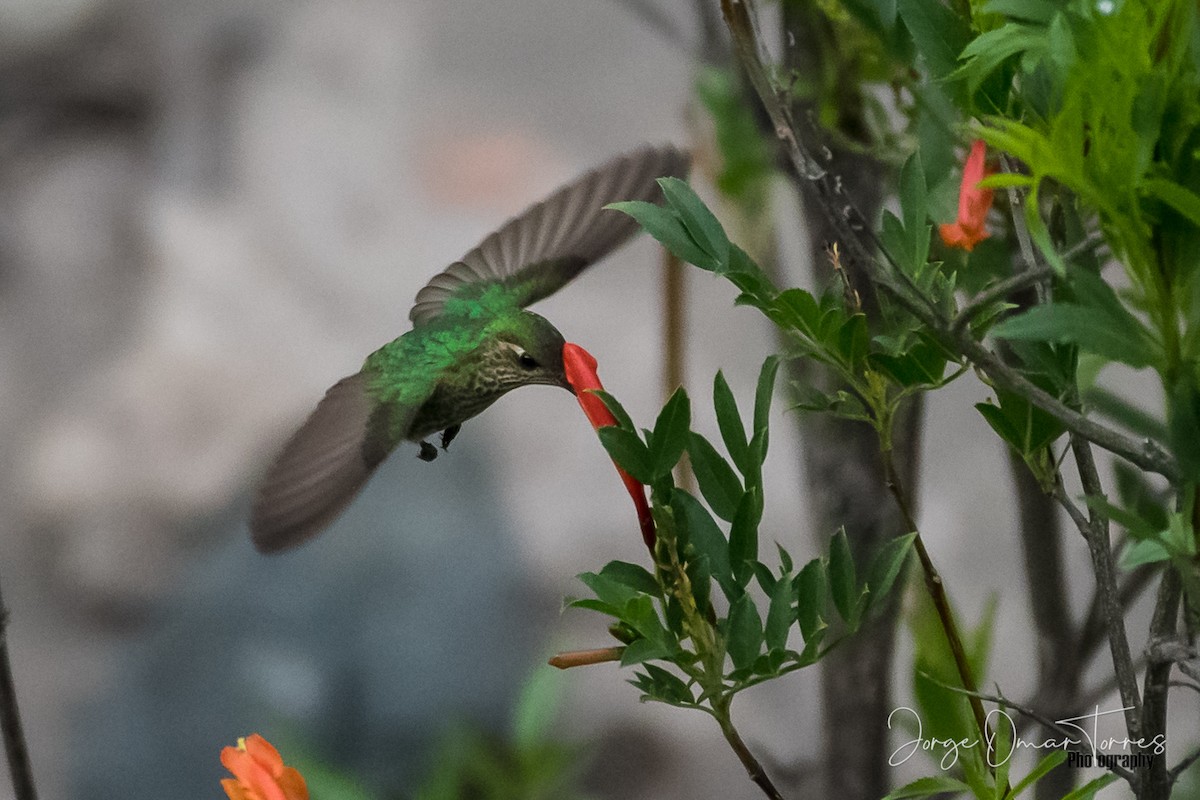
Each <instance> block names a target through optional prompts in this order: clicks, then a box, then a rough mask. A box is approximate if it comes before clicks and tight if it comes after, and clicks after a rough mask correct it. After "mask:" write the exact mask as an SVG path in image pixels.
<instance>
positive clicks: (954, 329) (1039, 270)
mask: <svg viewBox="0 0 1200 800" xmlns="http://www.w3.org/2000/svg"><path fill="white" fill-rule="evenodd" d="M1053 274H1054V271H1053V270H1052V269H1050V268H1049V267H1047V266H1037V267H1035V268H1034V269H1031V270H1025V271H1024V272H1020V273H1017V274H1016V275H1013V276H1012V277H1011V278H1005V279H1004V280H1002V281H1000V282H999V283H997V284H994V285H993V286H991V287H990V288H988V289H984V290H983V291H982V292H980V293H979V294H977V295H975V296H974V297H972V298H971V301H970V302H969V303H967V304H966V305H965V306H963V309H962V310H961V311H959V312H958V315H957V316H955V317H954V322H952V323H951V324H950V335H951V336H954V337H958V336H959V335H961V334H962V332H963V331H964V330H965V329H966V327H967V325H968V324H970V322H971V320H973V319H975V317H977V316H979V313H980V312H981V311H984V310H986V309H987V308H988V307H989V306H991V305H992V304H994V303H996V302H998V301H1000V300H1003V299H1004V298H1006V297H1008V296H1009V295H1010V294H1012V293H1013V292H1017V291H1020V290H1021V289H1027V288H1029V287H1030V286H1036V285H1037V284H1039V283H1041V282H1042V281H1044V280H1045V279H1046V278H1048V277H1050V276H1051V275H1053Z"/></svg>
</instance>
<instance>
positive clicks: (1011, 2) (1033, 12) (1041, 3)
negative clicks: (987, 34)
mask: <svg viewBox="0 0 1200 800" xmlns="http://www.w3.org/2000/svg"><path fill="white" fill-rule="evenodd" d="M1058 10H1059V7H1058V6H1057V5H1056V4H1054V3H1047V2H1046V0H989V2H988V3H987V4H986V5H984V7H983V12H984V13H985V14H1003V15H1004V16H1006V17H1010V18H1012V19H1024V20H1028V21H1029V22H1040V23H1042V24H1043V25H1044V24H1047V23H1049V22H1050V20H1051V19H1052V18H1053V17H1054V15H1055V14H1057V13H1058Z"/></svg>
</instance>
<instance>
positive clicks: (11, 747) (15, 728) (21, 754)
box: [0, 595, 37, 800]
mask: <svg viewBox="0 0 1200 800" xmlns="http://www.w3.org/2000/svg"><path fill="white" fill-rule="evenodd" d="M0 727H2V728H3V736H4V753H5V755H6V756H7V757H8V772H9V775H10V776H11V777H12V785H13V792H14V793H15V794H16V799H17V800H37V789H36V788H35V786H34V782H33V764H32V763H31V762H30V760H29V745H28V744H27V743H26V741H25V731H24V729H23V728H22V725H21V712H20V711H19V710H18V708H17V688H16V684H15V683H14V681H13V674H12V663H11V662H10V661H9V657H8V609H7V608H6V607H5V605H4V598H3V596H2V595H0Z"/></svg>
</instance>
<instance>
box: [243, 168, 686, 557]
mask: <svg viewBox="0 0 1200 800" xmlns="http://www.w3.org/2000/svg"><path fill="white" fill-rule="evenodd" d="M688 164H689V161H688V157H687V156H686V155H685V154H683V153H682V152H680V151H679V150H677V149H675V148H673V147H669V146H668V147H642V148H640V149H638V150H635V151H633V152H631V153H629V154H627V155H624V156H621V157H618V158H615V159H613V160H611V161H609V162H607V163H606V164H603V165H602V166H600V167H597V168H596V169H594V170H592V171H590V172H588V173H586V174H584V175H583V176H581V177H580V178H578V179H576V180H575V181H573V182H572V183H569V184H567V185H566V186H563V187H562V188H560V189H558V190H557V191H556V192H554V193H553V194H552V195H550V196H549V197H548V198H547V199H545V200H543V201H542V202H540V203H537V204H536V205H534V206H531V207H530V208H529V209H527V210H526V211H525V212H524V213H522V214H520V215H519V216H517V217H514V218H513V219H511V220H509V221H508V222H506V223H505V224H504V225H503V226H501V227H500V228H499V229H498V230H497V231H495V232H494V233H492V234H491V235H489V236H488V237H487V238H485V239H484V240H483V241H482V242H481V243H480V244H479V246H478V247H476V248H475V249H474V250H472V251H471V252H469V253H467V254H466V255H465V256H463V257H462V259H461V260H459V261H456V262H454V263H453V264H451V265H450V266H449V267H447V268H446V269H445V270H444V271H443V272H441V273H439V274H437V275H435V276H434V277H433V279H432V280H430V281H429V283H428V284H426V285H425V287H424V288H422V289H421V291H420V292H418V293H417V297H416V302H415V303H414V305H413V307H412V310H411V311H409V314H408V316H409V319H411V320H412V323H413V328H412V330H410V331H409V332H408V333H406V334H404V335H403V336H401V337H400V338H398V339H395V340H394V341H392V342H389V343H388V344H385V345H384V346H383V347H381V348H379V349H378V350H376V351H375V352H374V353H372V354H371V355H369V356H367V359H366V361H365V362H364V363H363V366H362V369H361V370H359V371H358V372H356V373H355V374H353V375H351V376H349V377H346V378H343V379H342V380H340V381H338V382H337V383H335V384H334V385H333V386H332V387H331V388H330V389H329V391H327V392H326V393H325V397H324V399H322V400H321V402H320V403H319V404H318V405H317V408H316V410H315V411H313V412H312V414H311V415H310V416H309V418H308V420H307V421H306V422H305V423H304V425H303V426H301V428H300V430H298V431H297V432H296V433H295V434H293V436H292V438H291V439H290V440H289V441H288V442H287V444H286V445H285V446H284V448H283V451H282V452H281V453H280V454H279V456H278V458H277V459H276V460H275V462H274V464H273V465H272V466H271V468H270V470H269V471H268V472H267V475H266V478H265V479H264V480H263V482H262V484H261V486H260V488H259V490H258V495H257V498H256V500H255V503H254V509H253V511H252V514H251V520H250V532H251V535H252V538H253V540H254V544H255V546H256V547H257V548H258V549H259V550H261V551H263V552H274V551H278V550H282V549H285V548H288V547H292V546H294V545H297V544H299V543H301V542H303V541H305V540H306V539H309V538H311V537H313V536H315V535H317V534H318V533H320V532H321V531H322V530H323V529H324V528H325V527H326V526H327V525H328V524H329V523H330V522H332V521H333V520H334V518H336V517H337V515H338V514H339V513H340V512H341V511H342V509H343V508H345V507H346V505H347V504H348V503H349V502H350V501H351V500H353V499H354V497H355V495H357V494H358V491H359V490H360V489H361V488H362V487H363V485H364V484H365V483H366V482H367V479H368V478H369V477H370V476H371V473H372V472H373V471H374V470H375V468H376V467H377V466H379V464H380V463H381V462H382V461H383V460H384V458H385V457H387V455H388V454H389V453H390V452H391V451H392V450H393V449H394V448H395V447H396V446H397V445H398V444H400V443H401V442H404V441H410V442H416V443H418V444H419V447H420V450H419V451H418V457H419V458H421V459H422V460H425V461H432V460H433V459H434V458H435V457H436V456H437V449H436V448H435V447H434V446H433V445H431V444H430V443H429V442H428V441H427V439H428V438H429V437H431V436H432V435H433V434H435V433H438V432H439V431H440V432H441V445H442V449H445V448H447V447H448V446H449V445H450V441H451V440H452V439H453V438H454V436H455V434H457V433H458V431H459V428H460V427H461V426H462V423H463V422H464V421H465V420H468V419H470V418H471V417H473V416H475V415H476V414H478V413H480V412H481V411H483V410H484V409H485V408H487V407H488V406H490V405H491V404H492V403H494V402H495V401H496V400H497V399H498V398H499V397H500V396H501V395H503V394H504V393H506V392H508V391H510V390H512V389H516V388H517V387H519V386H527V385H530V384H548V385H551V386H561V387H563V388H564V389H567V390H568V391H571V386H570V384H568V383H567V379H566V375H565V373H564V371H563V356H562V348H563V343H564V340H563V335H562V334H561V333H559V332H558V330H557V329H556V328H555V327H554V326H553V325H551V324H550V323H549V322H547V321H546V320H545V319H544V318H542V317H540V316H538V315H537V314H534V313H532V312H530V311H525V310H524V308H525V306H528V305H529V304H531V303H534V302H536V301H538V300H541V299H543V298H545V297H548V296H550V295H551V294H553V293H554V292H556V291H558V289H560V288H561V287H562V286H563V285H564V284H566V283H567V282H568V281H570V280H571V279H572V278H574V277H575V276H576V275H578V274H579V273H580V272H581V271H582V270H583V269H584V268H586V267H588V266H589V265H591V264H593V263H595V262H596V261H598V260H599V259H601V258H603V257H604V256H605V255H607V254H608V253H609V252H610V251H612V250H613V249H614V248H616V247H618V246H619V245H621V244H622V243H624V242H625V241H627V240H628V239H630V238H631V237H632V236H633V235H634V234H635V233H636V232H637V223H636V222H634V220H633V219H632V218H630V217H628V216H626V215H625V214H622V213H621V212H618V211H614V210H611V209H609V210H606V209H605V208H604V206H606V205H608V204H609V203H613V202H617V201H620V200H645V201H650V202H661V201H662V190H661V189H660V188H659V186H658V184H657V183H656V181H655V179H656V178H659V177H664V176H671V177H677V178H682V177H684V176H685V175H686V173H687V170H688Z"/></svg>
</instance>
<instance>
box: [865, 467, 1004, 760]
mask: <svg viewBox="0 0 1200 800" xmlns="http://www.w3.org/2000/svg"><path fill="white" fill-rule="evenodd" d="M881 455H882V458H883V473H884V477H885V480H886V481H887V485H888V489H889V491H891V493H892V497H893V498H895V500H896V504H897V505H898V506H899V508H900V514H901V515H902V516H903V517H904V522H905V525H906V526H907V527H908V529H909V530H910V531H912V532H914V533H915V534H916V536H915V537H913V548H914V549H915V550H916V551H917V558H918V559H920V561H921V572H922V574H923V575H924V576H925V588H926V589H928V591H929V598H930V600H932V601H933V607H934V608H935V609H937V614H938V619H939V620H940V621H941V623H942V631H943V632H944V633H945V635H946V643H947V644H948V645H949V646H950V654H951V655H952V656H953V658H954V666H955V668H956V669H957V670H958V679H959V680H960V681H961V682H962V685H963V688H964V689H966V690H967V693H968V699H969V700H970V703H971V714H972V716H974V717H975V725H976V727H977V728H978V729H979V736H980V740H981V741H983V742H985V743H986V744H987V748H988V756H989V759H988V763H989V764H994V763H995V759H994V758H992V756H993V755H994V754H995V751H994V749H993V744H992V742H993V740H994V739H995V737H994V736H992V733H991V731H990V730H989V728H988V724H987V714H986V712H985V711H984V710H983V703H981V702H980V701H979V698H978V697H975V696H973V695H974V693H976V692H978V684H976V683H975V675H974V674H973V673H972V670H971V664H970V662H969V661H968V660H967V651H966V648H965V647H963V643H962V636H960V635H959V632H958V624H957V623H956V622H955V621H954V611H953V610H952V609H951V608H950V600H949V598H947V597H946V587H945V585H944V584H943V583H942V576H941V575H939V574H938V571H937V568H936V567H935V566H934V565H933V559H931V558H930V557H929V551H928V550H926V549H925V543H924V542H923V541H922V540H921V531H920V529H919V528H918V527H917V523H916V520H914V519H913V516H912V513H911V512H910V511H909V510H908V501H907V500H906V499H905V497H904V491H903V488H902V487H901V486H900V483H899V479H898V478H897V476H896V467H895V465H894V464H893V463H892V452H891V450H890V449H887V450H884V451H882V453H881Z"/></svg>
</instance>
